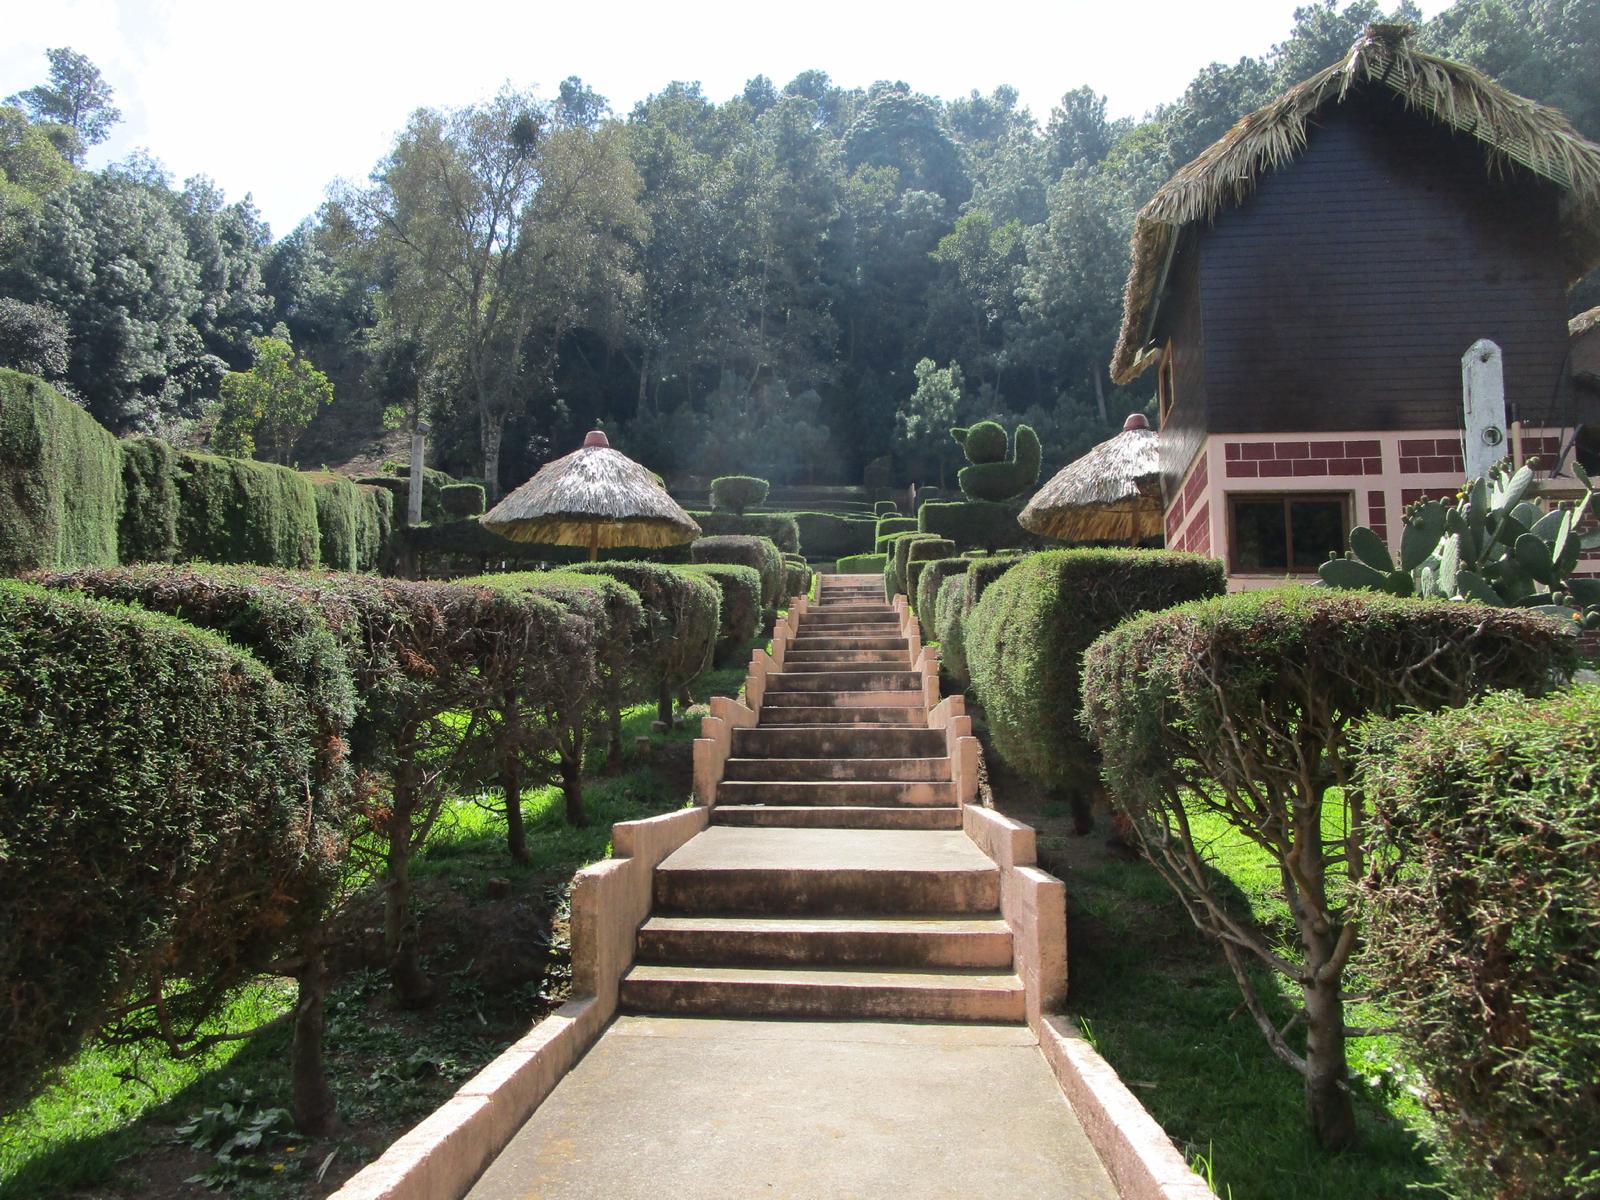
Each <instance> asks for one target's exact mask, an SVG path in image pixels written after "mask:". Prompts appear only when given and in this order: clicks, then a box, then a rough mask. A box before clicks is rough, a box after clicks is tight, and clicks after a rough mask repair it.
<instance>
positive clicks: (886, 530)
mask: <svg viewBox="0 0 1600 1200" xmlns="http://www.w3.org/2000/svg"><path fill="white" fill-rule="evenodd" d="M915 532H917V519H916V518H915V517H879V518H878V526H877V531H876V533H875V534H874V535H873V539H872V549H873V552H874V553H877V554H884V553H887V547H888V542H889V539H890V538H892V537H894V535H895V534H897V533H915Z"/></svg>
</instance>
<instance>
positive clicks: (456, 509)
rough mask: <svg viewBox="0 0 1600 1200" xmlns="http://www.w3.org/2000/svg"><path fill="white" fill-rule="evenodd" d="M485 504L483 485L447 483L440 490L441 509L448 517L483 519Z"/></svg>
mask: <svg viewBox="0 0 1600 1200" xmlns="http://www.w3.org/2000/svg"><path fill="white" fill-rule="evenodd" d="M485 503H486V500H485V493H484V489H483V484H481V483H447V484H445V485H443V486H442V487H441V488H440V489H439V508H440V509H441V510H442V511H443V513H444V515H445V516H446V517H452V518H455V519H457V520H459V519H460V518H462V517H481V516H482V515H483V513H484V506H485Z"/></svg>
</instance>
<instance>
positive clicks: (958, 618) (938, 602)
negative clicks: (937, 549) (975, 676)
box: [933, 575, 971, 688]
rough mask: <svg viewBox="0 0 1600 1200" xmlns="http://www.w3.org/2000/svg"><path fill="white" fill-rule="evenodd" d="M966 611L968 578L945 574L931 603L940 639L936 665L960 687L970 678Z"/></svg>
mask: <svg viewBox="0 0 1600 1200" xmlns="http://www.w3.org/2000/svg"><path fill="white" fill-rule="evenodd" d="M966 615H967V581H966V580H965V579H963V578H962V577H961V576H960V575H947V576H946V577H945V578H944V579H943V580H942V581H941V582H940V584H939V594H938V596H937V597H936V598H935V600H934V605H933V636H934V637H935V638H936V639H937V640H938V642H939V667H940V669H941V670H943V671H945V672H947V673H948V674H949V676H950V678H951V679H952V680H954V681H955V682H956V683H957V684H959V685H960V686H961V687H963V688H964V687H966V686H967V684H968V683H970V682H971V678H970V676H969V673H968V671H967V644H966V637H965V634H964V633H963V630H962V622H963V621H964V620H965V619H966Z"/></svg>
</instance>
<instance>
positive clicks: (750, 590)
mask: <svg viewBox="0 0 1600 1200" xmlns="http://www.w3.org/2000/svg"><path fill="white" fill-rule="evenodd" d="M676 569H677V570H679V571H687V572H688V573H690V574H692V575H699V576H701V577H703V578H705V579H709V580H710V581H711V582H712V583H714V584H716V585H717V589H718V591H719V592H720V593H721V606H720V608H719V610H718V611H719V612H720V614H721V616H720V618H719V624H718V628H717V645H716V651H715V653H714V661H715V663H716V665H717V666H719V667H734V666H738V665H739V664H740V662H741V661H742V658H743V655H744V648H745V647H746V646H747V645H749V644H750V642H751V641H753V640H754V639H755V636H756V634H757V633H758V632H759V631H760V629H761V610H762V607H763V606H762V603H761V572H760V571H758V570H757V569H756V568H755V567H747V566H743V565H741V564H739V563H731V562H708V563H689V564H685V565H684V566H680V567H677V568H676Z"/></svg>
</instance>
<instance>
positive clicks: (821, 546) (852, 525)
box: [788, 512, 878, 560]
mask: <svg viewBox="0 0 1600 1200" xmlns="http://www.w3.org/2000/svg"><path fill="white" fill-rule="evenodd" d="M788 515H789V516H791V517H793V518H794V523H795V526H796V527H797V528H798V529H799V531H800V545H801V546H802V547H803V548H804V550H805V555H806V557H807V558H810V559H818V560H821V559H830V558H842V557H843V556H845V555H847V554H867V553H870V552H871V550H872V545H873V540H874V537H875V535H876V531H877V527H878V522H877V519H876V518H874V517H868V516H848V515H845V514H843V513H824V512H796V513H790V514H788ZM791 553H792V551H791Z"/></svg>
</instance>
